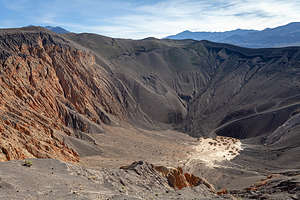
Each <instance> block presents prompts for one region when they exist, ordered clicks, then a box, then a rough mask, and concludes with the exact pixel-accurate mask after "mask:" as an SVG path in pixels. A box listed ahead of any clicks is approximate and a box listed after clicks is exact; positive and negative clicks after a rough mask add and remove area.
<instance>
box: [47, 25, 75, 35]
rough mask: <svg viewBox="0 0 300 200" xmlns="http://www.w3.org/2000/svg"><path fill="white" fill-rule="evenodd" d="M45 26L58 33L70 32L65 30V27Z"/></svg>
mask: <svg viewBox="0 0 300 200" xmlns="http://www.w3.org/2000/svg"><path fill="white" fill-rule="evenodd" d="M45 28H46V29H48V30H50V31H53V32H55V33H58V34H65V33H70V31H67V30H66V29H64V28H62V27H59V26H55V27H54V26H45Z"/></svg>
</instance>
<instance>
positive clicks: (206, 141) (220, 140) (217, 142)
mask: <svg viewBox="0 0 300 200" xmlns="http://www.w3.org/2000/svg"><path fill="white" fill-rule="evenodd" d="M241 150H242V143H241V141H240V140H238V139H235V138H230V137H222V136H217V137H216V138H215V139H213V138H199V141H198V144H197V145H196V146H195V147H194V151H193V153H192V155H191V156H190V158H189V159H188V160H189V162H191V161H194V160H199V161H202V162H203V163H205V164H206V166H208V167H217V166H219V165H218V164H217V163H219V162H222V161H226V160H232V159H233V158H235V157H236V156H238V155H239V154H240V151H241Z"/></svg>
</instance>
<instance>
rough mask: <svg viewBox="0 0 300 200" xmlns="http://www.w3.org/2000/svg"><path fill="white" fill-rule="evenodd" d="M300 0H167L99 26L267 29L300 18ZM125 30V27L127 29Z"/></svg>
mask: <svg viewBox="0 0 300 200" xmlns="http://www.w3.org/2000/svg"><path fill="white" fill-rule="evenodd" d="M299 10H300V1H282V0H264V1H260V0H259V1H257V0H231V1H229V0H217V1H194V0H167V1H163V2H160V3H157V4H154V5H146V6H140V7H137V8H135V10H134V11H133V14H130V15H125V16H117V17H114V18H112V19H110V22H111V23H110V25H107V26H105V27H98V30H99V31H100V32H105V33H107V34H109V35H111V36H113V37H131V38H144V37H149V36H155V37H158V38H160V37H164V36H167V35H171V34H176V33H178V32H181V31H184V30H192V31H226V30H232V29H236V28H243V29H259V30H261V29H264V28H267V27H275V26H279V25H284V24H287V23H289V22H292V21H300V13H299ZM124 30H125V31H124Z"/></svg>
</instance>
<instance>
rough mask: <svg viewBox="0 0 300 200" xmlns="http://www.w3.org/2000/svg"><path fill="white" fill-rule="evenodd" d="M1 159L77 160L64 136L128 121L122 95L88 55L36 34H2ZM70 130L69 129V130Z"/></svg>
mask: <svg viewBox="0 0 300 200" xmlns="http://www.w3.org/2000/svg"><path fill="white" fill-rule="evenodd" d="M0 65H1V67H0V161H6V160H14V159H24V158H28V157H37V158H58V159H60V160H65V161H74V162H76V161H78V160H79V156H78V154H77V153H76V152H75V151H74V150H72V149H71V148H69V147H68V146H67V145H66V144H65V143H64V139H63V137H62V136H61V135H60V133H62V134H66V135H72V134H73V133H72V130H78V131H83V132H99V131H101V124H102V123H107V124H109V123H112V121H113V120H114V119H125V118H126V113H125V110H124V107H123V105H122V104H123V102H122V101H123V98H122V94H121V92H120V91H119V90H118V89H116V88H115V87H113V86H112V82H113V80H112V79H111V77H110V75H109V74H108V73H107V72H106V71H105V70H103V69H102V68H101V67H100V66H99V65H97V64H96V63H95V57H94V56H93V55H92V54H91V53H90V52H88V51H85V50H82V49H80V48H77V47H75V45H73V44H71V43H70V42H69V41H67V40H65V39H64V38H62V37H60V36H58V35H55V34H52V33H48V32H37V31H31V30H27V31H26V30H25V31H22V32H20V31H18V30H7V31H4V32H1V33H0ZM67 127H68V128H67Z"/></svg>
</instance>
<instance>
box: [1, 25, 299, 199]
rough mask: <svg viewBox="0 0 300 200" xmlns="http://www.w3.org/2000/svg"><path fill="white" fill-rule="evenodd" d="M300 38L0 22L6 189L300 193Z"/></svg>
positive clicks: (98, 194)
mask: <svg viewBox="0 0 300 200" xmlns="http://www.w3.org/2000/svg"><path fill="white" fill-rule="evenodd" d="M299 60H300V48H299V47H287V48H276V49H247V48H241V47H237V46H232V45H228V44H219V43H212V42H208V41H194V40H182V41H175V40H168V39H164V40H159V39H155V38H146V39H143V40H125V39H114V38H109V37H104V36H100V35H96V34H88V33H82V34H75V33H67V34H55V33H53V32H51V31H49V30H46V29H44V28H41V27H25V28H21V29H1V30H0V63H1V66H2V67H1V69H0V103H1V104H0V107H1V109H0V114H1V115H0V161H2V162H1V163H0V197H1V198H2V199H299V193H300V186H299V184H300V139H299V138H300V137H299V127H300V126H299V124H300V123H299V121H300V118H299V105H300V98H299V92H300V89H299V87H300V82H299V81H300V78H299V75H300V72H299V70H300V61H299Z"/></svg>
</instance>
